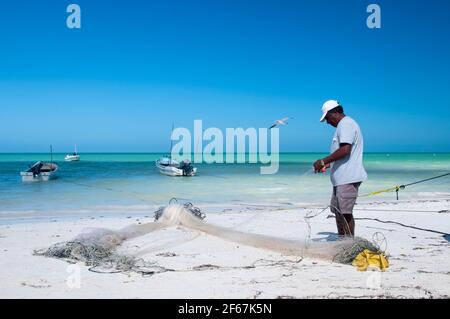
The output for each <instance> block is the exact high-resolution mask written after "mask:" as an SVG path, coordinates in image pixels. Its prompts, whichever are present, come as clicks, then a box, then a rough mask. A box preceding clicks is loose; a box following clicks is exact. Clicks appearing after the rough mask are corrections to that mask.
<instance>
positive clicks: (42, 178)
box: [20, 172, 57, 183]
mask: <svg viewBox="0 0 450 319" xmlns="http://www.w3.org/2000/svg"><path fill="white" fill-rule="evenodd" d="M20 175H21V177H22V182H27V183H28V182H48V181H50V180H52V179H55V178H56V177H57V175H56V172H51V173H50V172H45V173H40V174H38V175H34V174H33V173H28V172H22V173H20Z"/></svg>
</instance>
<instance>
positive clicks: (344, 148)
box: [314, 143, 352, 173]
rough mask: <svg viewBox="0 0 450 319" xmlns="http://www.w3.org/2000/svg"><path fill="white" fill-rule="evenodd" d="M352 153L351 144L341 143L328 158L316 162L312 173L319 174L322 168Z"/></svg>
mask: <svg viewBox="0 0 450 319" xmlns="http://www.w3.org/2000/svg"><path fill="white" fill-rule="evenodd" d="M351 151H352V144H347V143H341V144H340V147H339V148H338V149H337V150H336V151H335V152H334V153H333V154H331V155H330V156H327V157H325V158H324V159H321V160H318V161H316V162H315V163H314V171H315V172H316V173H317V172H320V171H321V170H322V169H323V168H324V167H327V166H328V167H329V164H330V163H333V162H336V161H338V160H340V159H342V158H344V157H346V156H347V155H349V154H350V153H351Z"/></svg>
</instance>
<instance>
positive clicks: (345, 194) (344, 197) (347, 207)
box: [336, 183, 361, 236]
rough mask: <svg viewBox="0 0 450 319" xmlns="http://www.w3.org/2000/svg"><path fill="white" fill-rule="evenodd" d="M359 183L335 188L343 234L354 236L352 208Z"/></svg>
mask: <svg viewBox="0 0 450 319" xmlns="http://www.w3.org/2000/svg"><path fill="white" fill-rule="evenodd" d="M360 184H361V183H355V184H347V185H340V186H338V187H337V188H336V198H337V201H338V202H339V209H340V213H341V214H342V219H343V222H344V234H345V235H347V236H355V219H354V218H353V207H354V206H355V203H356V199H357V198H358V188H359V185H360Z"/></svg>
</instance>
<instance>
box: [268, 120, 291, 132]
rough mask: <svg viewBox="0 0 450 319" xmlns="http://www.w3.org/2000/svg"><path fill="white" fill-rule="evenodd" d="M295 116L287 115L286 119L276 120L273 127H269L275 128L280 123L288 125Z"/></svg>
mask: <svg viewBox="0 0 450 319" xmlns="http://www.w3.org/2000/svg"><path fill="white" fill-rule="evenodd" d="M292 119H293V117H285V118H284V119H281V120H276V121H275V124H273V125H272V126H271V127H269V130H271V129H273V128H274V127H276V126H278V125H288V124H289V123H288V121H289V120H292Z"/></svg>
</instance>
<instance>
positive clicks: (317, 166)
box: [313, 160, 325, 173]
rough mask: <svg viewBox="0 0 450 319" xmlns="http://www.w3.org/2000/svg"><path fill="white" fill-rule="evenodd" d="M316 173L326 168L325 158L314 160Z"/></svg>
mask: <svg viewBox="0 0 450 319" xmlns="http://www.w3.org/2000/svg"><path fill="white" fill-rule="evenodd" d="M313 165H314V173H319V172H321V171H322V170H323V169H324V168H325V163H324V161H323V160H317V161H315V162H314V164H313Z"/></svg>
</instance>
